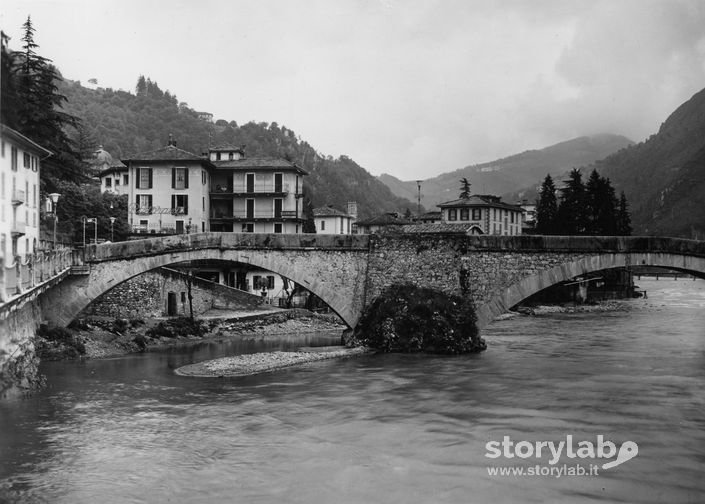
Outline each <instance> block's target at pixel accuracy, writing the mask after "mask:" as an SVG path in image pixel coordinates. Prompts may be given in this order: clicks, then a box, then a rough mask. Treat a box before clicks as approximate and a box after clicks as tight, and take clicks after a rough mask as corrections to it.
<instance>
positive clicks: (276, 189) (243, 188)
mask: <svg viewBox="0 0 705 504" xmlns="http://www.w3.org/2000/svg"><path fill="white" fill-rule="evenodd" d="M288 192H289V184H275V183H274V182H256V183H255V184H247V183H241V184H233V185H227V184H216V185H215V186H214V187H211V194H216V195H217V194H263V193H265V194H266V193H278V194H287V193H288Z"/></svg>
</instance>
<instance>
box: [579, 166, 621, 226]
mask: <svg viewBox="0 0 705 504" xmlns="http://www.w3.org/2000/svg"><path fill="white" fill-rule="evenodd" d="M617 204H618V202H617V198H616V197H615V194H614V188H613V187H612V184H611V183H610V181H609V179H607V178H604V177H602V176H600V174H598V173H597V170H595V169H593V170H592V173H591V174H590V178H589V179H588V182H587V184H586V186H585V220H586V225H585V234H587V235H602V236H613V235H615V234H617Z"/></svg>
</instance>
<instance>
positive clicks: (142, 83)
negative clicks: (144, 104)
mask: <svg viewBox="0 0 705 504" xmlns="http://www.w3.org/2000/svg"><path fill="white" fill-rule="evenodd" d="M146 93H147V81H146V79H145V78H144V75H140V76H139V78H138V79H137V85H136V86H135V94H136V95H137V96H140V95H144V94H146Z"/></svg>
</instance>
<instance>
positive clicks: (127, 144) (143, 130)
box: [59, 76, 415, 219]
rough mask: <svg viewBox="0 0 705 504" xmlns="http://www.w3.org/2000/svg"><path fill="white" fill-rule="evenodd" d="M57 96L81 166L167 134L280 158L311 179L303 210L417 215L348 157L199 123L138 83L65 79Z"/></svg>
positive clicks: (285, 135)
mask: <svg viewBox="0 0 705 504" xmlns="http://www.w3.org/2000/svg"><path fill="white" fill-rule="evenodd" d="M59 91H60V92H61V94H63V95H64V96H65V97H66V98H67V101H66V102H65V104H64V110H65V111H66V112H68V113H70V114H73V115H75V116H77V117H78V118H80V119H81V127H80V128H79V130H78V132H77V134H76V135H75V136H76V137H75V138H74V140H75V142H76V144H77V146H78V149H79V150H80V151H81V152H82V154H83V156H84V159H89V158H90V156H91V153H92V152H93V151H94V150H95V149H96V147H97V146H98V145H102V146H103V148H104V149H106V150H107V151H108V152H110V153H111V154H112V155H113V157H115V158H117V159H120V158H126V157H129V156H130V155H133V154H136V153H138V152H144V151H149V150H154V149H158V148H160V147H163V146H165V145H166V144H167V139H168V137H169V135H170V134H171V135H173V138H174V139H175V140H176V141H177V143H178V146H179V148H182V149H184V150H187V151H190V152H194V153H197V154H199V153H202V152H206V151H207V150H208V146H209V145H238V146H245V152H246V154H247V155H249V156H280V157H284V158H286V159H288V160H290V161H293V162H296V163H297V164H298V165H299V166H301V167H302V168H304V169H305V170H306V171H307V172H309V176H308V177H304V194H305V199H306V204H307V206H308V207H319V206H324V205H328V204H331V205H334V206H336V207H337V208H339V209H341V210H345V209H346V205H347V202H348V201H356V202H357V208H358V215H359V218H360V219H367V218H370V217H373V216H375V215H378V214H380V213H385V212H404V211H406V209H407V208H415V203H412V202H411V201H408V200H405V199H403V198H400V197H398V196H395V195H394V194H392V192H391V191H390V190H389V188H388V187H387V186H385V185H384V184H383V183H382V182H380V181H379V180H377V178H376V177H374V176H372V175H371V174H370V173H369V172H368V171H367V170H365V169H364V168H363V167H361V166H359V165H358V164H357V163H355V161H353V160H352V159H350V158H349V157H347V156H340V157H338V158H333V157H331V156H324V155H322V154H320V153H318V152H317V151H316V150H315V149H314V148H313V147H312V146H311V145H310V144H309V143H307V142H306V141H304V140H302V139H301V138H300V137H298V136H297V135H296V133H295V132H294V131H293V130H291V129H288V128H286V127H285V126H279V125H278V124H277V123H276V122H272V123H266V122H259V123H255V122H249V123H246V124H244V125H242V126H238V124H237V123H236V122H235V121H225V120H222V119H221V120H218V121H216V122H215V123H212V122H210V121H205V120H203V119H202V118H201V116H199V113H198V112H196V111H195V110H193V109H191V108H190V107H189V106H188V104H187V103H185V102H179V101H178V100H177V98H176V96H174V95H172V94H170V93H169V91H162V89H161V88H160V87H159V85H158V84H157V83H156V82H152V81H151V80H150V79H145V78H144V77H142V76H141V77H140V78H139V80H138V85H137V86H136V93H135V94H132V93H129V92H126V91H122V90H119V91H115V90H112V89H104V88H97V89H89V88H86V87H84V86H81V84H80V83H79V82H74V81H70V80H66V79H64V80H63V81H62V82H60V83H59Z"/></svg>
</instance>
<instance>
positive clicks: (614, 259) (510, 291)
mask: <svg viewBox="0 0 705 504" xmlns="http://www.w3.org/2000/svg"><path fill="white" fill-rule="evenodd" d="M630 266H659V267H663V268H668V269H672V270H677V271H682V272H685V273H689V274H692V275H695V276H698V277H700V278H705V257H698V256H691V255H683V254H675V253H651V252H631V253H607V254H599V255H588V256H585V257H581V258H579V259H577V260H572V261H566V262H565V263H563V264H560V265H558V266H555V267H553V268H549V269H545V270H542V271H539V272H537V273H535V274H532V275H527V276H525V277H523V278H521V279H520V280H518V281H516V282H515V283H513V284H511V285H509V286H507V287H505V288H503V289H501V290H500V291H498V292H497V293H496V294H495V295H494V296H492V297H491V298H490V299H489V300H488V301H487V302H485V303H483V304H481V305H479V306H478V308H477V314H478V327H479V328H480V329H483V328H484V327H486V326H487V325H488V324H489V323H490V322H492V321H493V320H494V319H495V318H496V317H497V316H499V315H501V314H502V313H505V312H507V310H509V309H510V308H511V307H512V306H515V305H517V304H519V303H520V302H522V301H523V300H525V299H527V298H529V297H530V296H532V295H533V294H536V293H537V292H539V291H541V290H543V289H546V288H548V287H551V286H553V285H556V284H559V283H561V282H565V281H568V280H570V279H572V278H575V277H576V276H580V275H584V274H587V273H593V272H596V271H602V270H607V269H613V268H624V267H630Z"/></svg>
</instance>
